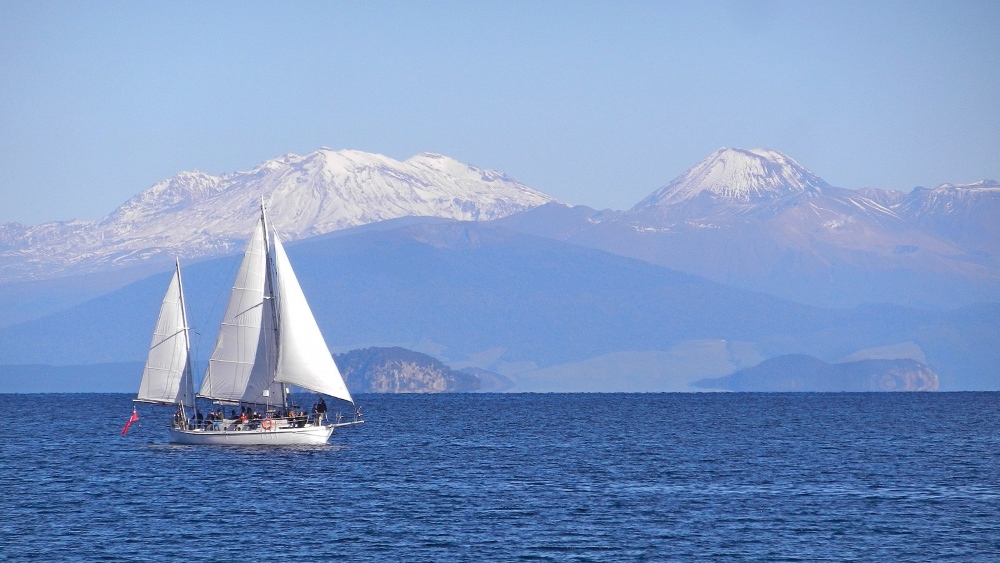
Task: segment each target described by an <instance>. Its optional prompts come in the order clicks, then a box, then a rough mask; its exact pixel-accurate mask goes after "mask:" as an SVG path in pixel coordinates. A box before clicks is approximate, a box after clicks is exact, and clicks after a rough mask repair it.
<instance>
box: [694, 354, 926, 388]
mask: <svg viewBox="0 0 1000 563" xmlns="http://www.w3.org/2000/svg"><path fill="white" fill-rule="evenodd" d="M695 385H696V386H698V387H704V388H707V389H727V390H729V391H825V392H829V391H936V390H937V389H938V376H937V374H936V373H934V370H932V369H931V368H930V367H928V366H927V365H925V364H922V363H920V362H918V361H916V360H909V359H904V360H861V361H856V362H845V363H838V364H828V363H826V362H823V361H821V360H819V359H817V358H813V357H812V356H806V355H800V354H794V355H786V356H780V357H777V358H771V359H769V360H766V361H764V362H761V363H760V364H759V365H757V366H754V367H752V368H746V369H742V370H739V371H737V372H736V373H734V374H732V375H728V376H726V377H720V378H715V379H704V380H701V381H699V382H697V383H695Z"/></svg>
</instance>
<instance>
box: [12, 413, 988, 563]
mask: <svg viewBox="0 0 1000 563" xmlns="http://www.w3.org/2000/svg"><path fill="white" fill-rule="evenodd" d="M130 399H131V397H130V396H126V395H0V410H2V412H3V413H5V415H6V420H7V421H8V422H7V424H6V429H5V430H4V432H3V438H2V441H0V455H2V457H0V459H2V462H0V463H2V465H0V493H2V494H0V514H2V515H3V518H0V559H5V560H20V559H41V560H54V559H57V560H62V559H84V560H135V559H142V560H176V559H181V558H184V559H193V560H204V561H209V560H211V561H236V560H254V561H279V562H280V561H294V560H297V559H299V558H309V559H310V560H328V559H334V558H337V559H339V558H344V559H345V560H349V561H517V560H540V561H623V560H625V561H644V560H645V561H663V560H690V561H700V560H705V559H708V558H714V559H723V560H725V559H730V560H803V561H821V560H828V561H850V560H864V561H927V560H948V559H952V560H958V561H969V560H994V561H997V560H1000V394H997V393H954V394H952V393H923V394H639V395H631V394H611V395H589V394H575V395H396V396H393V395H367V396H365V395H363V396H361V397H360V398H359V403H362V404H363V405H364V410H365V413H366V418H367V419H368V422H366V423H365V424H364V425H362V426H360V427H355V428H348V429H343V430H338V431H337V432H335V433H334V435H333V437H332V439H331V441H330V445H328V446H324V447H312V448H297V449H287V448H237V447H206V446H172V445H168V444H166V443H165V439H166V429H165V425H166V423H167V420H168V419H169V416H170V414H171V413H170V410H169V409H161V410H157V411H154V410H152V407H140V411H139V414H140V421H139V422H138V423H137V424H135V425H133V427H132V429H131V430H130V432H129V434H128V436H127V437H126V438H122V437H121V435H120V431H121V427H122V425H123V424H124V423H125V421H126V419H127V418H128V416H129V414H131V409H132V407H131V402H130Z"/></svg>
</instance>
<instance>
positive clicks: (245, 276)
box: [198, 221, 266, 401]
mask: <svg viewBox="0 0 1000 563" xmlns="http://www.w3.org/2000/svg"><path fill="white" fill-rule="evenodd" d="M265 244H266V242H265V240H264V226H263V223H262V222H260V221H258V222H257V228H256V229H255V230H254V233H253V236H252V237H251V238H250V242H249V243H248V245H247V249H246V252H245V253H244V255H243V262H242V263H241V264H240V270H239V273H238V274H237V275H236V281H235V283H234V284H233V292H232V295H230V297H229V305H228V306H227V307H226V313H225V316H223V319H222V326H221V327H220V328H219V337H218V339H217V340H216V342H215V349H214V350H213V352H212V357H211V359H210V360H209V362H208V368H207V370H206V371H205V379H204V381H203V382H202V385H201V390H200V391H199V393H198V395H199V396H202V397H207V398H210V399H218V400H223V401H240V400H242V399H243V395H244V392H245V390H246V386H247V381H248V379H249V378H250V373H251V371H252V369H253V366H254V361H255V359H256V357H257V348H258V345H259V340H260V334H261V329H260V327H261V312H262V310H263V309H264V298H263V297H264V277H265V270H266V257H265V250H266V249H265Z"/></svg>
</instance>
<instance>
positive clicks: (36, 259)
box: [0, 148, 553, 281]
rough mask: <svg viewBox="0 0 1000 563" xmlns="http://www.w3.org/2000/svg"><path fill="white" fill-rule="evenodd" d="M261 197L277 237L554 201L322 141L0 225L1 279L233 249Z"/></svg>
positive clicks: (420, 161) (419, 159) (420, 162)
mask: <svg viewBox="0 0 1000 563" xmlns="http://www.w3.org/2000/svg"><path fill="white" fill-rule="evenodd" d="M261 198H263V199H264V202H265V204H266V205H267V207H268V211H269V216H270V218H271V221H272V224H273V226H274V227H275V229H277V231H278V232H279V233H280V234H281V236H282V238H283V239H284V240H296V239H301V238H306V237H310V236H314V235H318V234H323V233H327V232H331V231H335V230H338V229H343V228H347V227H353V226H358V225H364V224H368V223H373V222H377V221H383V220H387V219H395V218H398V217H405V216H431V217H443V218H449V219H459V220H471V221H476V220H489V219H496V218H500V217H505V216H507V215H510V214H512V213H516V212H518V211H522V210H525V209H528V208H531V207H534V206H537V205H541V204H544V203H546V202H549V201H553V199H552V198H551V197H549V196H547V195H545V194H543V193H541V192H538V191H536V190H533V189H531V188H529V187H528V186H525V185H524V184H521V183H519V182H517V181H515V180H513V179H512V178H509V177H508V176H506V175H504V174H502V173H499V172H496V171H493V170H483V169H479V168H476V167H473V166H469V165H466V164H462V163H461V162H458V161H456V160H454V159H451V158H448V157H445V156H441V155H437V154H430V153H423V154H418V155H416V156H414V157H412V158H410V159H408V160H406V161H404V162H399V161H396V160H394V159H391V158H389V157H386V156H382V155H378V154H371V153H365V152H360V151H353V150H342V151H334V150H331V149H327V148H324V149H320V150H318V151H316V152H313V153H310V154H307V155H304V156H298V155H294V154H288V155H285V156H283V157H280V158H275V159H272V160H269V161H267V162H264V163H262V164H260V165H259V166H257V167H256V168H254V169H253V170H250V171H247V172H236V173H232V174H227V175H223V176H213V175H211V174H205V173H202V172H181V173H179V174H177V175H176V176H174V177H172V178H169V179H167V180H164V181H162V182H159V183H157V184H156V185H154V186H152V187H151V188H149V189H147V190H146V191H144V192H142V193H140V194H139V195H137V196H135V197H134V198H132V199H130V200H129V201H127V202H125V203H124V204H123V205H122V206H121V207H119V208H118V209H116V210H115V211H114V212H113V213H111V214H110V215H109V216H107V217H106V218H104V219H102V220H100V221H97V222H86V221H71V222H61V223H46V224H43V225H38V226H33V227H26V226H24V225H20V224H16V223H10V224H5V225H0V280H8V281H9V280H16V279H32V278H36V279H37V278H41V277H47V276H52V275H58V274H62V273H68V272H86V271H97V270H101V269H105V268H107V267H109V266H119V265H127V264H132V263H136V262H139V261H143V260H148V259H151V258H152V259H168V258H169V257H171V256H174V255H181V256H184V257H186V258H192V257H203V256H211V255H216V254H222V253H226V252H230V251H233V250H235V249H238V248H240V247H241V246H242V245H243V244H245V241H246V238H247V236H248V233H249V232H250V230H251V229H252V226H253V222H254V220H255V218H256V217H257V213H258V208H259V205H260V200H261Z"/></svg>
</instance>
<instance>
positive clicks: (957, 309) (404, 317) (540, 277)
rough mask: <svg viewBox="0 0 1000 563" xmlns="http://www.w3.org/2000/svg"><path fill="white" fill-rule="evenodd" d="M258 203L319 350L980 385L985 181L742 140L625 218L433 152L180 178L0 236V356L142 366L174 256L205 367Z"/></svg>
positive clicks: (649, 382) (991, 290) (681, 382)
mask: <svg viewBox="0 0 1000 563" xmlns="http://www.w3.org/2000/svg"><path fill="white" fill-rule="evenodd" d="M261 195H264V196H265V197H266V198H269V206H271V208H272V209H276V210H281V211H280V217H281V221H282V224H281V228H279V232H280V233H282V236H283V238H286V239H290V240H292V241H293V242H292V243H291V244H289V245H288V251H289V254H290V257H291V260H292V263H293V265H294V267H295V269H296V271H297V273H298V276H299V279H300V281H301V283H302V285H303V288H304V290H305V292H306V295H307V297H308V298H309V301H310V304H311V305H312V307H313V309H314V311H315V313H316V316H317V318H318V320H319V322H320V325H321V328H322V329H323V332H324V334H325V335H326V338H327V341H328V343H329V344H330V345H331V346H332V347H333V349H334V351H337V352H345V351H347V350H351V349H355V348H367V347H372V346H403V347H406V348H410V349H414V350H418V351H420V352H424V353H427V354H430V355H431V356H434V357H435V358H438V359H440V360H442V361H445V362H447V363H448V364H450V365H451V366H452V367H454V368H456V369H460V370H461V369H465V370H471V371H473V372H477V373H481V374H486V376H488V375H489V374H490V373H493V374H494V376H493V377H495V379H494V381H493V383H494V384H495V386H496V388H498V389H501V388H505V387H506V386H508V384H509V381H508V380H507V379H506V378H509V380H510V381H513V382H514V385H513V388H512V389H513V390H522V391H664V390H678V391H680V390H688V391H689V390H694V389H696V388H695V387H693V386H692V385H693V383H694V382H696V381H698V380H701V379H705V378H718V377H722V376H726V375H729V374H731V373H733V372H734V371H736V370H738V369H742V368H748V367H751V366H754V365H756V364H758V363H760V362H762V361H764V360H766V359H768V358H773V357H776V356H781V355H786V354H808V355H811V356H814V357H815V358H817V359H819V360H820V361H823V362H827V363H832V362H837V361H840V360H844V359H852V360H863V359H875V358H879V359H901V358H910V359H914V360H919V361H921V362H925V363H926V364H928V365H929V366H930V367H931V368H932V369H933V370H934V371H935V372H936V373H937V374H938V376H939V384H940V388H941V389H943V390H950V389H997V388H1000V304H997V303H998V302H1000V298H998V297H1000V283H998V280H1000V275H998V271H1000V268H998V259H997V256H998V252H1000V250H998V248H997V239H998V233H997V229H998V227H997V225H998V224H1000V222H998V221H997V220H996V219H997V218H998V214H1000V185H997V184H996V182H992V181H984V182H979V183H976V184H969V185H960V186H954V185H944V186H940V187H938V188H935V189H932V190H925V189H919V190H914V191H913V192H911V193H903V192H891V191H884V190H876V189H865V190H856V191H855V190H846V189H842V188H837V187H834V186H831V185H829V184H828V183H827V182H825V181H823V180H822V179H821V178H819V177H818V176H817V175H815V174H813V173H812V172H810V171H809V170H808V169H805V168H804V167H802V166H801V165H799V164H798V163H796V162H795V161H794V160H792V159H791V158H790V157H787V156H786V155H783V154H781V153H779V152H777V151H768V150H761V149H753V150H741V149H720V150H719V151H717V152H716V153H713V154H712V155H710V156H709V157H708V158H707V159H706V160H705V161H703V162H702V163H699V164H698V165H696V166H695V167H693V168H692V169H691V170H689V171H688V172H686V173H684V174H682V175H681V176H679V177H678V178H677V179H675V180H674V181H672V182H670V183H669V184H667V185H666V186H664V187H663V188H661V189H660V190H657V191H656V192H654V193H652V194H651V195H650V196H649V197H648V198H646V199H644V200H643V201H642V202H640V203H639V204H637V205H636V206H635V207H633V208H632V209H630V210H626V211H614V210H604V211H597V210H593V209H590V208H586V207H583V206H576V207H570V206H567V205H563V204H559V203H556V202H553V201H552V199H551V198H549V197H548V196H545V195H544V194H540V193H539V192H536V191H534V190H531V189H530V188H527V187H526V186H523V185H522V184H519V183H517V182H516V181H514V180H512V179H510V178H508V177H506V176H504V175H503V174H501V173H498V172H492V171H485V170H480V169H476V168H473V167H469V166H466V165H463V164H460V163H457V162H456V161H454V160H451V159H448V158H446V157H441V156H438V155H418V157H414V158H413V159H410V160H408V161H406V162H404V163H399V162H396V161H392V160H391V159H386V158H385V157H380V156H378V155H368V154H366V153H358V152H356V151H340V152H334V151H329V150H326V149H324V150H321V151H317V152H316V153H311V154H310V155H306V156H305V157H297V156H294V155H289V156H287V157H284V158H282V159H275V160H274V161H269V162H268V163H265V164H263V165H261V166H260V167H258V168H257V169H255V170H254V171H251V172H246V173H237V174H233V175H229V176H225V177H209V176H207V175H203V174H200V173H182V174H180V175H178V176H177V177H175V178H173V179H171V180H168V181H165V182H164V183H162V184H157V186H154V187H153V188H151V189H150V190H147V191H146V192H143V194H140V195H139V196H137V197H136V198H134V199H133V200H131V201H130V202H127V203H126V204H125V205H123V206H122V207H121V208H120V209H119V210H118V211H116V212H115V213H114V214H112V216H109V218H107V219H105V220H104V221H99V222H96V223H83V222H75V223H71V224H70V223H67V224H48V225H42V226H38V227H25V226H21V225H11V224H8V225H2V226H0V272H2V273H3V275H2V276H0V278H2V279H6V280H7V281H0V364H20V365H23V364H52V365H75V364H103V363H120V362H138V361H141V360H142V359H143V357H144V355H145V353H146V347H147V346H148V343H149V338H150V333H151V330H152V326H153V324H154V323H155V315H156V310H157V307H158V304H159V301H160V299H161V298H162V294H163V291H164V288H165V287H166V283H167V276H168V274H166V273H161V274H155V275H152V276H150V274H151V273H153V272H157V271H162V270H164V269H165V267H164V264H165V262H164V260H165V259H166V258H167V257H168V256H172V255H173V254H180V255H181V260H182V266H183V272H184V282H185V289H186V292H187V297H188V302H189V306H188V311H189V319H190V322H191V325H192V326H193V327H195V329H196V330H197V331H198V332H199V333H200V334H197V335H195V339H194V345H195V349H194V352H195V354H196V356H197V357H198V358H202V359H203V358H204V357H205V356H206V355H207V354H208V353H209V351H210V350H211V348H212V346H213V344H214V338H215V331H216V329H217V323H218V321H219V317H220V316H221V314H222V309H223V308H224V305H225V300H226V299H227V296H228V289H229V287H230V285H231V284H232V279H233V275H234V274H235V268H236V265H237V263H238V260H239V256H238V252H239V251H241V250H242V246H243V244H245V238H246V236H247V232H240V228H241V227H240V224H241V223H240V222H241V221H243V220H244V219H245V217H244V216H245V215H246V214H247V213H250V212H252V211H253V209H254V208H255V206H256V205H258V202H259V198H260V196H261ZM417 215H432V216H433V217H419V216H417ZM456 219H462V220H463V221H456ZM484 219H489V220H488V221H484ZM470 220H476V221H477V222H469V221H470ZM351 225H357V226H351ZM243 230H244V231H249V228H245V229H243ZM316 233H325V234H318V235H317V234H316ZM102 237H103V238H102ZM219 254H222V255H221V256H218V255H219ZM213 255H215V256H218V257H215V258H212V256H213ZM191 257H194V258H191ZM196 260H201V261H200V262H197V261H196ZM30 277H35V278H40V279H36V280H30V279H24V278H30ZM109 369H110V368H109ZM116 369H117V368H116ZM477 370H478V371H477ZM482 370H486V371H482ZM28 371H30V369H29V370H28ZM91 371H93V370H91ZM112 371H114V370H112ZM81 373H82V372H81ZM115 373H119V372H115ZM121 373H124V371H121ZM102 377H103V376H102ZM484 377H485V376H484Z"/></svg>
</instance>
